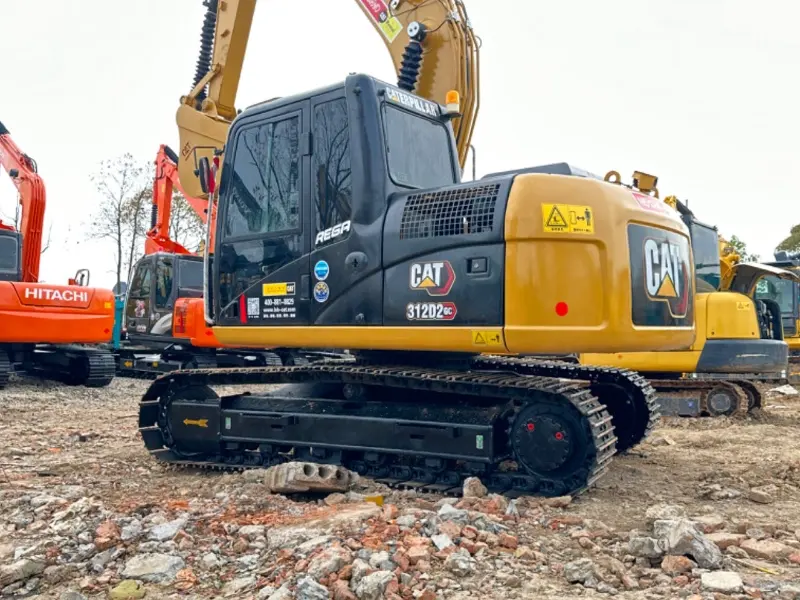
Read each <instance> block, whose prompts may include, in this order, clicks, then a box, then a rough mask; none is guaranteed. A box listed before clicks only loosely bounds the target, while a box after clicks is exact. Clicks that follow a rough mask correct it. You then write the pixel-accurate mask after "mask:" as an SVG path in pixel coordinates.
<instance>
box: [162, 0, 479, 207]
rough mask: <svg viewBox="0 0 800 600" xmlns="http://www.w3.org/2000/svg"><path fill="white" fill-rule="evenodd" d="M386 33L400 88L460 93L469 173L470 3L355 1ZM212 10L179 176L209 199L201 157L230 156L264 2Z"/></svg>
mask: <svg viewBox="0 0 800 600" xmlns="http://www.w3.org/2000/svg"><path fill="white" fill-rule="evenodd" d="M355 2H356V3H357V4H358V5H359V7H360V8H361V10H362V11H363V13H364V15H365V16H366V17H367V18H368V19H369V21H370V22H371V23H372V25H373V27H374V28H375V30H376V31H377V32H378V33H379V34H380V35H381V37H382V39H383V41H384V43H385V44H386V48H387V49H388V50H389V54H390V55H391V58H392V62H393V63H394V66H395V70H396V72H397V73H398V87H400V88H401V89H403V90H405V91H408V92H413V93H415V94H417V95H419V96H422V97H424V98H427V99H429V100H432V101H434V102H438V103H440V104H443V103H445V101H446V96H447V93H448V92H449V91H451V90H454V91H456V92H458V94H459V100H460V116H459V117H457V118H455V119H453V120H452V121H451V123H452V126H453V132H454V133H455V138H456V145H457V147H458V156H459V162H460V164H461V167H462V169H463V168H464V165H465V163H466V160H467V153H468V151H469V148H470V143H471V139H472V133H473V130H474V127H475V120H476V117H477V113H478V101H479V85H478V78H479V73H478V48H479V40H478V39H477V38H476V36H475V34H474V33H473V31H472V27H471V25H470V23H469V19H468V18H467V12H466V8H465V7H464V3H463V2H462V0H388V4H387V2H386V1H384V0H355ZM204 5H205V6H206V8H207V12H206V15H205V19H204V22H203V28H202V33H201V42H200V45H201V48H200V54H199V57H198V61H197V70H196V72H195V77H194V84H193V88H192V90H191V91H190V92H189V94H188V95H186V96H183V97H182V98H181V104H180V107H179V108H178V112H177V115H176V119H177V124H178V131H179V134H180V145H179V148H180V153H179V162H178V173H179V176H180V180H181V183H182V185H183V187H184V189H185V190H186V193H187V194H189V195H190V196H193V197H195V198H207V197H208V195H207V194H205V193H204V192H203V191H202V189H201V188H200V183H199V181H198V178H197V176H196V172H197V168H198V164H199V161H200V158H201V157H203V156H207V157H209V158H211V157H212V155H213V153H214V151H215V150H217V151H220V150H222V148H223V146H224V144H225V139H226V137H227V133H228V128H229V127H230V124H231V121H233V119H234V118H235V117H236V114H237V110H236V107H235V102H236V92H237V90H238V88H239V78H240V76H241V73H242V65H243V64H244V57H245V53H246V49H247V40H248V38H249V36H250V26H251V25H252V22H253V14H254V12H255V8H256V0H205V1H204Z"/></svg>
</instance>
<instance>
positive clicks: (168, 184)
mask: <svg viewBox="0 0 800 600" xmlns="http://www.w3.org/2000/svg"><path fill="white" fill-rule="evenodd" d="M155 165H156V169H155V173H156V175H155V180H154V182H153V204H152V208H151V210H152V213H151V223H150V230H149V231H148V232H147V236H146V239H145V255H144V256H143V257H142V258H141V259H139V260H138V261H137V262H136V264H135V265H134V268H133V269H132V274H133V275H132V277H131V282H130V286H129V287H128V288H127V297H126V300H125V313H124V314H125V316H124V323H123V337H124V340H125V343H124V344H121V345H120V348H119V349H118V350H117V354H118V356H119V361H118V365H117V368H118V373H119V374H121V375H125V374H138V375H145V374H159V373H164V372H169V371H174V370H177V369H186V368H198V367H201V366H203V367H214V366H226V367H233V366H246V365H253V366H257V365H281V364H296V363H298V362H301V354H302V353H300V352H298V351H289V350H287V351H285V352H284V351H282V350H277V349H270V350H266V349H261V348H225V347H223V345H222V344H221V343H220V342H219V340H218V339H217V338H216V336H215V335H214V334H213V332H212V331H211V329H210V328H208V327H205V323H204V322H203V321H202V319H201V320H200V321H197V320H196V319H194V318H193V316H194V313H195V312H196V310H197V309H198V308H199V309H200V313H201V316H202V302H199V303H196V304H195V305H194V306H192V304H190V302H189V301H190V299H192V298H197V299H200V298H202V295H203V257H202V255H201V254H198V253H196V252H192V251H191V250H189V249H188V248H186V247H184V246H183V245H182V244H180V243H179V242H177V241H175V240H173V239H172V238H171V237H170V218H171V215H172V202H173V192H174V190H175V189H177V190H178V191H180V192H181V193H182V194H183V197H184V198H185V199H186V202H187V203H188V204H189V206H191V208H192V209H193V210H194V211H195V213H196V214H197V215H198V217H199V218H200V220H201V222H202V223H203V224H204V225H205V224H206V223H207V222H208V219H209V206H208V201H207V200H201V199H198V198H193V197H191V196H189V195H187V194H186V192H185V191H184V189H183V186H181V183H180V178H179V175H178V168H177V155H176V154H175V152H174V151H173V150H172V149H171V148H170V147H169V146H167V145H165V144H162V145H161V146H160V147H159V150H158V154H157V155H156V159H155ZM210 213H211V214H210V218H211V219H212V231H213V229H214V227H213V223H214V221H215V220H216V210H215V207H214V206H212V207H211V210H210ZM208 246H209V251H210V252H212V253H213V251H214V237H213V233H212V234H211V236H210V238H209V243H208ZM190 310H191V313H190ZM313 354H314V356H316V355H318V354H319V353H313ZM302 356H305V355H302ZM308 358H311V356H308V357H307V358H305V360H308Z"/></svg>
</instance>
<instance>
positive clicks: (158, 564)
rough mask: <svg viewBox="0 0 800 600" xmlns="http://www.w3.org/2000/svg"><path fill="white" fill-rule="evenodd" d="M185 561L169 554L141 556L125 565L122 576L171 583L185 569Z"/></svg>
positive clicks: (135, 557)
mask: <svg viewBox="0 0 800 600" xmlns="http://www.w3.org/2000/svg"><path fill="white" fill-rule="evenodd" d="M184 566H185V565H184V562H183V559H182V558H181V557H179V556H171V555H169V554H158V553H156V554H139V555H137V556H133V557H132V558H130V559H129V560H128V562H126V563H125V568H124V569H123V571H122V573H121V575H122V577H124V578H126V579H140V580H142V581H150V582H153V583H170V582H172V581H173V580H174V579H175V576H176V575H177V574H178V571H180V570H181V569H182V568H183V567H184Z"/></svg>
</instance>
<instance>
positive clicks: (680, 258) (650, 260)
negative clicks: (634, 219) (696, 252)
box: [644, 238, 691, 318]
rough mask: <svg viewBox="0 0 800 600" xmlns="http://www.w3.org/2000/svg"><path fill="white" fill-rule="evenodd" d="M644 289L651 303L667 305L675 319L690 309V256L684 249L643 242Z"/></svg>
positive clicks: (649, 239) (648, 240)
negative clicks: (656, 302) (652, 301)
mask: <svg viewBox="0 0 800 600" xmlns="http://www.w3.org/2000/svg"><path fill="white" fill-rule="evenodd" d="M644 268H645V287H646V288H647V295H648V296H649V298H650V299H651V300H654V301H660V302H666V303H667V305H668V306H669V312H670V314H671V315H672V316H673V317H674V318H682V317H685V316H686V313H687V310H688V307H689V294H690V292H691V289H690V283H689V270H690V269H689V257H688V256H687V254H686V250H685V248H682V247H681V246H678V245H677V244H672V243H670V242H666V241H662V242H659V241H656V240H654V239H652V238H648V239H646V240H645V242H644Z"/></svg>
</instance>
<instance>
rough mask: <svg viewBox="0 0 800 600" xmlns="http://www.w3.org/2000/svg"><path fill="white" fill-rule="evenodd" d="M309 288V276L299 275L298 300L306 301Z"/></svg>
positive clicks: (308, 296) (308, 295)
mask: <svg viewBox="0 0 800 600" xmlns="http://www.w3.org/2000/svg"><path fill="white" fill-rule="evenodd" d="M310 288H311V275H300V299H301V300H308V299H309V298H310V297H311V296H310V293H311V291H310Z"/></svg>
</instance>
